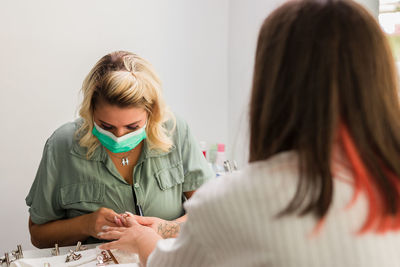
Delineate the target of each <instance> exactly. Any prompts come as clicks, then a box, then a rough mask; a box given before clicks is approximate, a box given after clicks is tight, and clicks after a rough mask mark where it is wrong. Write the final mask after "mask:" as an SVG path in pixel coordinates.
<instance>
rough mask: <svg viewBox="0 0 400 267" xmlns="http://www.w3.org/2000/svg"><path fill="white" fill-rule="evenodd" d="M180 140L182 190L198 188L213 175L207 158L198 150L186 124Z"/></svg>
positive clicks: (196, 143)
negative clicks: (183, 134)
mask: <svg viewBox="0 0 400 267" xmlns="http://www.w3.org/2000/svg"><path fill="white" fill-rule="evenodd" d="M185 126H186V129H185V132H186V134H185V136H184V138H183V141H182V152H181V153H182V159H183V169H184V182H183V188H182V190H183V192H188V191H193V190H196V189H198V188H199V187H200V186H201V185H203V184H204V183H205V182H207V181H208V180H210V179H211V178H213V177H215V174H214V172H213V171H212V170H211V168H210V166H209V164H208V162H207V160H206V159H205V157H204V155H203V153H202V152H201V150H200V147H199V145H198V142H197V141H196V140H195V138H194V136H193V135H192V134H191V131H190V129H189V127H188V126H187V125H185Z"/></svg>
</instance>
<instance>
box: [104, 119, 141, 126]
mask: <svg viewBox="0 0 400 267" xmlns="http://www.w3.org/2000/svg"><path fill="white" fill-rule="evenodd" d="M99 121H100V122H101V123H103V124H106V125H107V126H110V127H115V126H114V125H112V124H110V123H108V122H105V121H102V120H99ZM139 122H141V120H138V121H135V122H132V123H130V124H127V125H125V126H124V127H128V126H132V125H134V124H137V123H139Z"/></svg>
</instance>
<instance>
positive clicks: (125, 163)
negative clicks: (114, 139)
mask: <svg viewBox="0 0 400 267" xmlns="http://www.w3.org/2000/svg"><path fill="white" fill-rule="evenodd" d="M132 150H133V149H132ZM132 150H130V151H129V152H128V153H127V154H125V155H123V156H121V157H119V156H117V155H116V154H114V153H111V155H112V156H113V157H116V158H117V159H120V160H121V165H122V166H128V165H129V155H130V154H131V152H132Z"/></svg>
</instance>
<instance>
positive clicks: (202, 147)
mask: <svg viewBox="0 0 400 267" xmlns="http://www.w3.org/2000/svg"><path fill="white" fill-rule="evenodd" d="M200 150H201V152H202V153H203V155H204V157H205V158H206V159H207V143H206V141H200Z"/></svg>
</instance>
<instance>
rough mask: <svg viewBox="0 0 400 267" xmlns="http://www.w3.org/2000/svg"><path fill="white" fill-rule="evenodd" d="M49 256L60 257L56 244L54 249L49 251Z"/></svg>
mask: <svg viewBox="0 0 400 267" xmlns="http://www.w3.org/2000/svg"><path fill="white" fill-rule="evenodd" d="M51 255H52V256H59V255H60V249H59V248H58V244H54V248H52V249H51Z"/></svg>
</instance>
